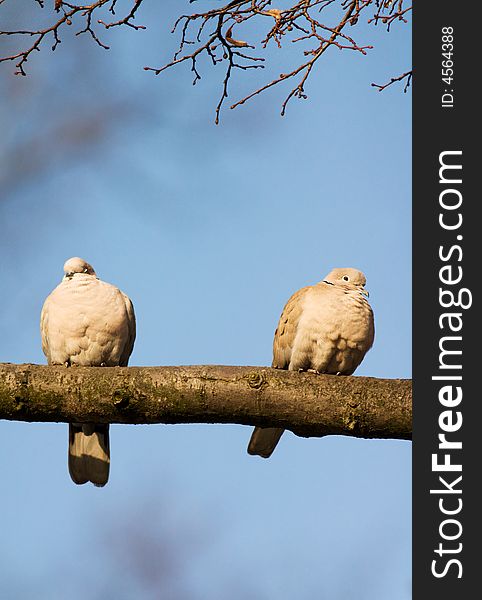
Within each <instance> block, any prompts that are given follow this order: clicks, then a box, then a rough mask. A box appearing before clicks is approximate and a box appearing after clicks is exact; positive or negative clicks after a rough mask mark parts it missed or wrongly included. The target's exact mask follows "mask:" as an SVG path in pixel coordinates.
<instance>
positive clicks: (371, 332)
mask: <svg viewBox="0 0 482 600" xmlns="http://www.w3.org/2000/svg"><path fill="white" fill-rule="evenodd" d="M365 283H366V278H365V275H364V274H363V273H362V272H361V271H357V270H356V269H350V268H346V269H333V271H331V273H330V274H329V275H327V276H326V277H325V279H323V281H320V282H319V283H317V284H315V285H311V286H308V287H304V288H302V289H301V290H298V291H297V292H295V293H294V294H293V295H292V296H291V298H290V299H289V300H288V302H287V303H286V306H285V307H284V309H283V312H282V313H281V317H280V319H279V323H278V327H277V329H276V331H275V334H274V340H273V362H272V366H273V367H275V368H277V369H288V370H290V371H315V372H316V373H328V374H333V375H351V374H352V373H353V372H354V370H355V369H356V368H357V367H358V365H359V364H360V363H361V361H362V360H363V357H364V356H365V354H366V353H367V352H368V350H369V349H370V348H371V346H372V344H373V338H374V336H375V326H374V321H373V311H372V309H371V307H370V305H369V304H368V300H367V297H368V292H367V290H366V289H365ZM283 431H284V430H283V429H280V428H277V427H269V428H262V427H255V429H254V431H253V434H252V436H251V439H250V441H249V445H248V453H249V454H257V455H259V456H262V457H263V458H268V457H269V456H271V454H272V452H273V450H274V449H275V448H276V445H277V443H278V442H279V439H280V437H281V436H282V435H283Z"/></svg>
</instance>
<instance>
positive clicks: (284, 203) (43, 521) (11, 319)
mask: <svg viewBox="0 0 482 600" xmlns="http://www.w3.org/2000/svg"><path fill="white" fill-rule="evenodd" d="M166 11H167V13H166V14H167V17H166V16H165V14H164V13H162V14H161V13H160V9H158V8H156V7H150V8H149V10H147V9H146V10H145V11H144V12H143V13H141V14H140V15H139V18H138V21H139V22H140V23H141V22H142V23H144V24H148V25H149V29H148V30H147V31H146V32H134V31H125V32H123V31H120V30H117V31H115V32H114V33H112V32H111V33H110V35H109V43H110V45H111V47H112V49H111V51H110V52H108V53H106V52H103V51H102V50H101V49H100V48H96V47H92V44H91V43H90V42H89V40H86V39H85V40H82V39H78V38H76V39H75V40H69V39H65V40H64V42H63V43H62V47H60V48H59V49H58V50H57V51H56V52H55V53H54V54H51V53H50V52H49V51H48V50H47V49H45V50H44V51H43V52H42V53H40V54H38V56H37V55H36V56H35V58H34V59H32V61H31V63H29V69H30V72H31V75H30V76H29V77H28V78H22V79H21V80H19V79H18V78H15V80H14V79H13V77H11V76H10V71H11V69H10V66H11V65H10V66H7V67H6V66H5V65H3V67H2V72H1V73H0V77H1V79H0V82H1V85H2V89H3V90H4V91H5V93H2V95H1V99H0V119H1V121H2V128H3V131H4V132H6V133H5V135H4V136H3V138H2V140H1V141H0V158H2V162H3V164H4V168H5V165H8V172H6V171H4V172H3V175H4V179H3V184H2V179H0V186H1V187H0V252H1V262H0V276H1V281H2V294H1V296H0V297H1V311H0V361H2V362H15V363H23V362H32V363H39V364H44V363H45V358H44V356H43V355H42V351H41V345H40V335H39V315H40V309H41V307H42V303H43V301H44V299H45V297H46V296H47V295H48V294H49V293H50V291H51V290H52V289H53V288H54V287H55V286H56V285H57V283H58V282H59V281H60V278H61V276H62V265H63V263H64V261H65V260H66V259H67V258H69V257H70V256H76V255H77V256H82V257H83V258H85V259H86V260H88V261H89V262H90V263H92V264H93V266H94V267H95V269H96V271H97V273H98V275H99V276H100V277H101V278H103V279H104V280H106V281H109V282H111V283H114V284H116V285H118V286H119V287H120V288H121V289H122V290H123V291H124V292H126V293H127V294H128V295H129V296H130V297H131V298H132V300H133V302H134V305H135V309H136V314H137V320H138V335H137V340H136V345H135V348H134V352H133V354H132V357H131V361H130V364H132V365H179V364H183V365H186V364H232V365H269V364H270V362H271V344H272V336H273V333H274V329H275V327H276V323H277V320H278V317H279V314H280V311H281V309H282V308H283V305H284V303H285V301H286V300H287V299H288V297H289V296H290V295H291V294H292V293H293V292H294V291H296V290H297V289H298V288H300V287H302V286H304V285H308V284H311V283H314V282H316V281H318V280H320V279H321V278H322V277H323V276H324V275H325V274H326V273H327V272H329V271H330V270H331V269H332V268H333V267H336V266H353V267H356V268H359V269H361V270H363V271H364V272H365V274H366V276H367V280H368V283H367V288H368V289H369V291H370V301H371V304H372V306H373V309H374V312H375V324H376V338H375V344H374V346H373V348H372V350H371V351H370V352H369V353H368V354H367V356H366V357H365V360H364V362H363V363H362V365H361V366H360V367H359V369H358V371H357V374H358V375H368V376H374V377H402V378H406V377H410V376H411V149H410V145H411V96H410V92H408V93H407V94H404V93H403V91H402V90H401V88H397V87H393V88H389V89H387V90H386V91H385V92H383V93H377V92H376V91H375V90H374V89H373V88H372V87H370V83H371V82H372V81H376V82H383V81H385V80H387V78H389V77H390V76H392V75H398V74H399V73H401V72H403V71H405V70H407V65H409V64H410V36H409V30H408V29H405V30H403V29H400V28H397V27H395V28H394V30H393V32H392V33H391V34H389V35H388V34H386V33H385V32H384V31H383V30H381V29H379V30H377V31H375V33H374V34H373V33H371V32H373V29H371V28H370V29H369V28H367V27H365V26H362V30H361V35H362V37H363V36H365V37H366V39H370V38H369V36H372V38H371V39H373V35H374V36H375V37H374V39H375V45H376V47H375V49H374V50H373V51H372V52H371V53H370V56H368V57H361V56H358V55H354V54H350V53H348V52H338V51H336V52H335V51H334V52H331V53H329V54H327V55H326V57H325V59H324V60H323V62H320V67H319V69H318V70H316V71H315V72H314V73H313V76H312V78H311V80H310V81H309V83H308V84H307V92H308V95H309V99H308V100H306V101H296V100H294V101H293V102H292V103H291V104H290V106H289V109H288V111H287V115H286V116H285V117H284V118H281V117H280V116H279V107H280V104H281V102H282V101H283V99H284V97H285V95H286V89H284V90H283V89H279V90H273V91H272V92H270V93H268V94H266V95H265V96H263V97H258V98H256V99H255V100H254V101H253V102H251V103H249V104H247V105H246V106H243V107H240V108H239V109H237V110H236V111H229V110H227V111H224V113H222V115H221V124H220V125H219V126H215V125H214V123H213V118H214V107H215V105H216V103H217V94H218V93H219V92H220V83H221V79H222V78H220V75H219V74H217V71H216V70H213V69H209V68H208V65H207V64H206V65H205V69H204V70H203V74H204V77H203V79H202V80H201V82H200V83H198V85H196V86H195V87H192V86H191V83H190V79H191V77H190V74H189V69H188V68H186V69H180V70H177V71H175V70H173V71H172V72H167V73H165V75H161V76H159V77H155V76H153V75H152V74H149V73H146V72H144V71H143V70H142V67H143V66H145V65H153V66H158V65H159V64H161V63H162V62H163V57H167V53H168V52H167V51H168V50H169V52H172V51H174V50H175V43H174V42H175V40H174V38H172V36H170V34H169V30H170V24H171V22H172V17H173V16H174V14H175V5H174V3H173V2H171V3H169V4H168V6H167V8H166ZM272 56H273V59H274V60H275V61H277V60H279V61H281V58H279V57H278V55H277V54H276V53H275V52H273V53H272ZM276 68H279V67H276ZM257 76H258V75H257ZM259 77H260V78H261V79H263V77H265V78H266V79H268V77H267V75H262V74H260V75H259ZM252 81H254V80H252ZM249 82H250V79H249V76H248V75H246V74H245V73H242V74H240V78H239V79H238V80H237V81H235V82H233V86H232V97H233V98H234V97H239V96H240V95H242V94H243V92H244V91H246V90H248V87H249ZM248 91H249V90H248ZM93 115H94V116H96V117H97V118H98V120H96V121H95V127H91V129H89V127H88V124H89V122H90V123H91V124H92V119H93ZM84 116H85V118H84ZM33 158H35V161H34V160H33ZM9 161H10V162H9ZM32 165H33V166H32ZM12 174H13V175H15V174H16V175H15V176H13V175H12ZM1 175H2V171H1V170H0V176H1ZM249 435H250V429H249V428H248V427H242V426H226V425H223V426H215V425H177V426H165V425H157V426H121V425H114V426H113V427H112V431H111V454H112V465H111V476H110V481H109V483H108V485H107V486H106V487H105V488H103V489H96V488H94V487H92V486H90V487H87V486H75V485H74V484H73V483H72V482H71V481H70V478H69V476H68V472H67V464H66V463H67V426H66V425H65V424H26V423H12V422H5V421H3V422H0V469H1V473H2V494H1V496H0V498H1V499H0V510H1V512H2V514H3V515H4V519H3V525H2V544H1V545H0V563H1V564H2V567H1V569H0V571H1V574H2V577H1V578H0V581H1V583H0V596H2V597H3V596H5V597H15V598H22V599H23V598H32V597H35V598H36V599H38V600H43V599H45V600H57V599H58V600H64V599H65V600H67V599H68V600H76V599H77V598H81V597H82V598H84V597H85V593H86V589H88V591H89V597H91V598H101V597H102V598H104V599H106V598H107V599H109V598H112V599H114V598H115V599H123V598H126V599H127V598H133V597H135V598H143V599H144V598H145V599H146V600H147V599H150V598H160V597H161V598H173V599H174V598H176V599H177V598H212V599H218V598H219V599H223V598H226V597H231V596H233V597H235V598H238V597H239V598H254V599H258V598H259V599H274V598H276V599H277V600H278V599H292V598H295V597H296V598H314V597H316V598H321V599H325V598H326V599H328V600H338V599H340V600H341V599H348V600H350V599H352V598H353V599H356V600H386V598H390V599H391V600H402V599H407V598H409V597H410V585H411V576H410V560H411V556H410V544H411V511H410V509H411V465H410V463H411V446H410V443H409V442H401V441H392V440H388V441H378V440H371V441H370V440H357V439H350V438H348V437H341V436H332V437H328V438H325V439H301V438H297V437H295V436H294V435H292V434H290V433H288V434H286V435H285V436H284V437H283V439H282V441H281V442H280V444H279V446H278V448H277V450H276V452H275V453H274V454H273V456H272V458H271V459H269V460H267V461H264V460H261V459H257V458H255V457H250V456H248V455H247V454H246V445H247V441H248V439H249ZM153 557H154V559H153ZM151 563H152V564H151Z"/></svg>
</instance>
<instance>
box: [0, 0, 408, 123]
mask: <svg viewBox="0 0 482 600" xmlns="http://www.w3.org/2000/svg"><path fill="white" fill-rule="evenodd" d="M143 1H144V0H130V2H128V4H129V5H130V8H128V9H127V10H126V12H125V16H124V17H122V18H120V19H118V20H116V21H110V22H109V21H106V20H104V19H102V18H97V19H96V18H95V17H96V16H97V15H101V14H102V11H104V12H105V11H107V12H110V13H111V14H115V8H116V2H117V0H96V1H95V2H92V3H91V4H86V5H81V4H73V3H70V2H65V1H61V2H57V1H56V2H55V11H53V10H52V14H53V15H54V16H53V19H52V22H51V24H50V25H49V26H47V27H45V28H43V29H37V30H35V29H24V30H22V29H19V30H14V31H0V35H5V36H13V37H15V38H16V39H22V38H24V37H25V36H27V37H33V38H34V41H33V43H30V44H26V45H24V47H23V48H22V49H20V50H19V51H18V52H14V53H13V54H11V55H9V56H3V57H0V63H1V62H8V61H14V62H15V64H16V67H17V71H16V73H17V74H19V75H26V71H25V63H26V62H27V61H28V59H29V58H30V56H31V55H32V53H33V52H34V51H38V50H40V48H41V46H42V45H44V44H45V41H46V40H47V39H51V40H52V41H53V45H52V50H55V49H56V48H57V46H58V45H59V44H60V43H61V32H62V33H63V32H65V30H66V26H70V25H72V24H73V22H74V20H77V21H78V20H81V21H83V28H81V29H78V30H77V31H76V35H80V34H83V33H87V34H89V35H90V36H91V38H92V39H93V40H94V41H95V42H96V43H97V44H98V45H99V46H101V47H102V48H105V49H108V46H107V45H106V44H104V42H103V41H102V40H101V39H100V37H99V34H98V32H97V30H96V27H95V26H94V23H96V25H97V27H98V26H102V27H103V28H105V29H110V28H113V27H118V26H122V25H125V26H127V27H131V28H133V29H136V30H139V29H145V26H144V25H136V24H134V23H133V20H134V19H135V17H136V13H137V11H138V9H139V8H140V7H141V5H142V3H143ZM193 2H195V0H190V2H189V3H190V4H191V3H193ZM1 3H2V0H0V4H1ZM37 3H38V4H39V6H40V7H41V8H44V3H43V2H39V1H38V0H37ZM405 3H406V0H291V1H290V2H288V3H287V5H286V3H282V4H280V6H282V5H284V8H278V7H273V8H272V6H273V5H275V4H276V1H275V0H231V1H230V2H226V0H224V2H223V0H222V2H221V6H219V5H218V6H216V7H215V8H212V9H210V10H205V11H201V12H192V13H190V14H182V15H181V16H180V17H179V18H178V19H177V21H176V22H175V24H174V28H173V30H172V33H176V32H178V33H179V38H180V39H179V47H178V50H177V51H176V52H175V54H174V57H173V58H172V60H171V61H168V62H167V63H165V64H163V65H162V66H160V67H151V66H146V67H144V69H145V70H146V71H152V72H154V73H155V74H156V75H159V74H160V73H162V72H164V71H165V70H167V69H169V68H171V67H175V66H178V65H180V64H182V63H187V64H189V65H190V69H191V71H192V73H193V75H194V79H193V84H195V83H197V82H198V81H199V80H200V79H201V74H200V68H199V64H198V63H199V61H200V60H201V58H202V57H206V58H207V59H208V60H209V62H211V64H212V65H213V66H216V65H217V64H219V63H224V67H225V69H224V77H223V81H222V88H221V89H222V91H221V96H220V99H219V101H218V104H217V106H216V123H218V122H219V115H220V111H221V109H222V107H223V105H224V102H225V100H226V99H227V98H228V95H229V83H230V80H231V77H232V75H233V73H234V72H236V71H238V72H239V71H248V70H251V69H255V70H257V69H263V68H265V66H266V64H267V58H266V57H265V56H260V54H262V53H265V50H266V49H267V48H268V46H270V45H271V46H274V47H275V48H277V49H279V50H281V49H282V48H283V47H286V45H287V44H286V42H289V44H290V45H291V44H295V45H296V48H297V49H298V50H299V51H300V54H301V55H300V57H299V58H298V60H297V64H298V66H296V67H295V68H293V69H286V70H285V71H284V72H282V73H281V74H279V75H278V76H277V77H275V78H274V79H272V80H271V81H268V82H267V83H265V84H263V85H261V86H260V87H258V88H256V89H255V90H253V91H252V92H250V93H249V94H247V95H245V96H244V97H243V98H241V99H240V100H237V101H236V102H234V103H233V104H231V106H230V108H236V107H237V106H240V105H241V104H244V103H245V102H246V101H248V100H250V99H251V98H253V97H254V96H257V95H258V94H261V93H262V92H264V91H265V90H268V89H270V88H272V87H273V86H275V85H278V84H282V83H284V82H285V81H291V82H292V83H294V82H295V85H294V87H292V88H291V90H290V91H289V92H288V94H287V96H286V98H285V100H284V102H283V103H282V107H281V114H282V115H284V114H285V111H286V107H287V104H288V102H289V101H290V100H291V99H292V98H293V97H296V98H301V99H306V98H307V95H306V92H305V86H306V83H307V80H308V78H309V77H310V75H311V74H312V72H313V69H314V67H315V66H317V63H318V60H319V59H320V58H321V56H322V55H323V54H325V52H326V51H327V50H328V48H337V49H339V50H352V51H355V52H357V53H361V54H364V55H365V54H366V53H367V50H370V49H372V48H373V46H371V45H360V44H359V43H358V42H356V41H355V39H354V38H353V37H352V36H351V35H349V34H348V29H349V28H351V27H354V26H355V25H356V24H357V23H358V22H359V20H360V19H361V18H362V17H365V18H366V22H367V23H369V24H373V25H375V26H376V25H378V24H379V23H381V24H382V25H383V26H385V27H386V28H387V30H388V31H390V28H391V27H392V25H393V24H394V23H407V18H406V17H407V14H408V13H409V12H410V11H411V8H412V7H411V6H406V5H405ZM45 8H47V7H45ZM59 15H60V16H59ZM322 17H323V20H322ZM325 17H326V18H325ZM256 45H257V46H258V49H256ZM25 46H26V47H25ZM291 48H293V47H292V46H291ZM294 52H295V49H291V50H290V54H293V53H294ZM405 77H406V75H404V76H401V77H394V78H392V79H391V81H390V83H388V84H386V85H378V84H373V85H374V87H377V88H378V89H379V91H382V90H384V89H385V88H386V87H388V85H391V84H392V83H394V82H396V81H401V80H402V79H404V78H405ZM410 79H411V76H410V78H409V79H408V80H407V82H406V86H405V91H406V90H407V88H408V86H409V84H410Z"/></svg>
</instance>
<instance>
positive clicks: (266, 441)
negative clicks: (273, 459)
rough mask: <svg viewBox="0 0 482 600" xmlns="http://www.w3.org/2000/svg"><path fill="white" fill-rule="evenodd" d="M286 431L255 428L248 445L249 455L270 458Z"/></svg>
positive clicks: (277, 428) (271, 428)
mask: <svg viewBox="0 0 482 600" xmlns="http://www.w3.org/2000/svg"><path fill="white" fill-rule="evenodd" d="M283 432H284V429H281V428H279V427H255V428H254V431H253V433H252V435H251V439H250V440H249V444H248V454H257V455H258V456H262V457H263V458H269V457H270V456H271V454H272V453H273V450H274V449H275V448H276V445H277V444H278V442H279V440H280V438H281V436H282V435H283Z"/></svg>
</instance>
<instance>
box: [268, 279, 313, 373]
mask: <svg viewBox="0 0 482 600" xmlns="http://www.w3.org/2000/svg"><path fill="white" fill-rule="evenodd" d="M311 287H312V286H306V287H304V288H301V289H300V290H298V291H297V292H295V293H294V294H293V295H292V296H291V298H290V299H289V300H288V302H287V303H286V305H285V307H284V309H283V312H282V313H281V316H280V318H279V322H278V327H277V328H276V331H275V333H274V340H273V362H272V364H271V366H272V367H276V368H277V369H287V368H288V367H289V364H290V360H291V352H292V350H293V344H294V341H295V337H296V331H297V328H298V323H299V320H300V317H301V315H302V313H303V300H304V298H305V296H306V294H307V292H308V291H309V290H311Z"/></svg>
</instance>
